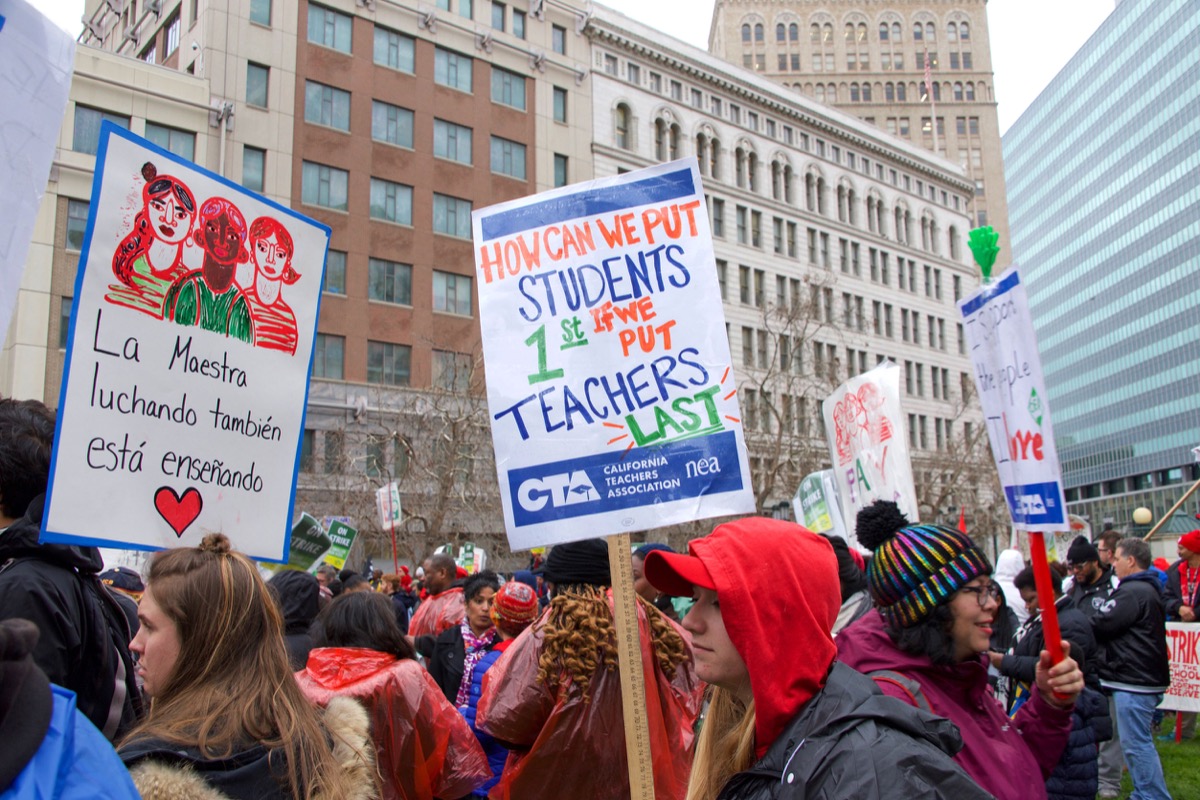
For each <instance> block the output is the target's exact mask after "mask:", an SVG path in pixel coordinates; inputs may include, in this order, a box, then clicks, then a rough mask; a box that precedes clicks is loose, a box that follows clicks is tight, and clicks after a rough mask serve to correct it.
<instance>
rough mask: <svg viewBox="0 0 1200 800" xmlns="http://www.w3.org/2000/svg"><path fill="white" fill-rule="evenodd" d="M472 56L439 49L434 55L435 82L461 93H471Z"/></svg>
mask: <svg viewBox="0 0 1200 800" xmlns="http://www.w3.org/2000/svg"><path fill="white" fill-rule="evenodd" d="M471 68H472V60H471V57H470V56H464V55H461V54H459V53H455V52H453V51H450V50H443V49H442V48H440V47H439V48H437V49H436V50H435V51H434V54H433V80H434V82H435V83H439V84H441V85H442V86H449V87H450V88H451V89H458V90H459V91H460V92H468V93H469V92H471V91H472V89H471V86H472V83H471Z"/></svg>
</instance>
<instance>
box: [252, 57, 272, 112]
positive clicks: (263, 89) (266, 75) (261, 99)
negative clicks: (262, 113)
mask: <svg viewBox="0 0 1200 800" xmlns="http://www.w3.org/2000/svg"><path fill="white" fill-rule="evenodd" d="M270 78H271V69H270V67H264V66H263V65H262V64H255V63H253V62H248V63H247V64H246V104H247V105H251V106H258V107H259V108H266V107H267V87H268V84H269V82H270Z"/></svg>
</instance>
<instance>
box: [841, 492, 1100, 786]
mask: <svg viewBox="0 0 1200 800" xmlns="http://www.w3.org/2000/svg"><path fill="white" fill-rule="evenodd" d="M857 534H858V541H859V543H860V544H862V545H863V546H864V547H868V548H870V549H871V550H873V551H874V553H875V557H874V559H872V561H871V565H870V567H869V568H868V570H867V583H868V587H869V588H870V591H871V596H872V598H873V599H874V600H875V604H876V609H875V610H874V611H872V612H870V613H869V614H867V615H866V616H865V617H863V618H862V619H860V620H859V621H858V622H856V623H855V624H854V625H851V626H850V627H849V628H847V629H846V630H844V631H842V633H841V635H839V636H838V639H837V645H838V657H839V659H840V660H841V661H843V662H844V663H846V664H847V665H848V666H851V667H853V668H855V669H857V670H859V671H860V672H864V673H866V674H868V675H870V676H871V677H872V678H874V679H875V681H876V683H877V684H879V688H880V689H882V690H883V692H884V693H885V694H888V695H891V696H892V697H895V698H897V699H899V700H901V701H903V702H906V703H909V704H910V705H914V706H917V707H918V708H923V709H926V710H929V711H932V712H933V713H934V714H937V715H939V716H942V717H946V718H947V719H949V720H950V721H952V722H954V723H955V724H956V725H957V726H958V728H959V731H960V732H961V733H962V738H963V748H962V750H961V751H959V753H958V754H957V755H956V756H955V760H956V761H957V762H958V763H959V764H960V765H961V766H962V767H963V769H964V770H966V772H967V774H968V775H970V776H971V777H972V778H974V779H975V780H976V781H977V782H978V783H979V785H980V786H982V787H983V788H984V789H986V790H987V791H989V792H991V793H992V794H993V795H995V796H996V797H997V798H999V800H1018V799H1019V798H1022V799H1023V798H1045V797H1046V785H1045V781H1046V778H1047V777H1048V776H1049V775H1050V773H1051V772H1052V771H1053V769H1054V766H1055V764H1057V763H1058V759H1059V756H1060V755H1062V751H1063V748H1064V747H1065V746H1066V744H1067V737H1068V735H1069V734H1070V730H1071V712H1072V710H1073V708H1074V705H1075V698H1076V697H1077V696H1078V695H1079V692H1080V691H1081V690H1082V689H1083V673H1081V672H1080V671H1079V667H1078V666H1077V665H1076V664H1075V662H1074V661H1073V660H1072V659H1071V658H1070V657H1069V645H1068V644H1067V643H1066V642H1063V650H1064V651H1067V652H1068V657H1067V658H1064V659H1063V660H1062V661H1061V662H1060V663H1058V664H1055V665H1053V666H1052V665H1051V663H1050V654H1049V653H1048V652H1046V651H1045V650H1043V651H1042V652H1041V653H1040V654H1039V661H1038V665H1037V668H1036V680H1035V689H1034V691H1033V696H1032V698H1031V699H1030V700H1029V702H1027V703H1025V704H1024V705H1023V706H1021V708H1020V710H1019V711H1018V712H1017V713H1016V715H1015V716H1014V717H1013V718H1012V719H1009V717H1008V716H1007V715H1006V714H1005V713H1004V709H1003V708H1002V707H1001V706H1000V704H999V703H998V702H997V701H996V699H995V698H994V696H993V695H992V694H991V692H990V691H989V690H988V675H987V665H988V661H987V658H986V656H985V653H986V651H987V649H988V642H989V639H990V638H991V636H992V626H993V625H994V623H995V619H996V611H997V609H998V608H999V605H1000V597H1001V595H1002V591H1001V589H1000V586H999V585H998V584H996V583H995V582H993V581H992V579H991V573H992V566H991V564H990V563H989V562H988V559H987V556H985V555H984V554H983V552H982V551H981V550H980V549H979V548H978V547H976V546H975V544H974V543H973V542H972V541H971V539H970V538H969V537H968V536H967V535H966V534H964V533H961V532H959V531H956V530H951V529H949V528H944V527H941V526H940V525H910V524H909V522H908V520H907V519H906V518H905V517H904V515H903V514H901V513H900V510H899V508H897V506H896V504H895V503H891V502H884V501H878V502H876V503H875V504H874V505H872V506H869V507H868V508H865V509H863V511H861V512H860V513H859V515H858V525H857Z"/></svg>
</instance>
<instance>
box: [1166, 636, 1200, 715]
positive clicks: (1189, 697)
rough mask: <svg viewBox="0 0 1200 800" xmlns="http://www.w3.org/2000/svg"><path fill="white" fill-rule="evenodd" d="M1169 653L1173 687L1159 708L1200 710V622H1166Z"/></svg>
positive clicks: (1168, 690)
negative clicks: (1199, 623) (1198, 623)
mask: <svg viewBox="0 0 1200 800" xmlns="http://www.w3.org/2000/svg"><path fill="white" fill-rule="evenodd" d="M1167 653H1168V654H1169V655H1170V658H1171V688H1169V689H1167V693H1166V694H1165V695H1163V699H1162V702H1161V703H1159V704H1158V705H1159V708H1171V709H1175V710H1176V711H1200V655H1198V653H1200V625H1197V624H1196V623H1194V622H1193V623H1188V622H1168V623H1167Z"/></svg>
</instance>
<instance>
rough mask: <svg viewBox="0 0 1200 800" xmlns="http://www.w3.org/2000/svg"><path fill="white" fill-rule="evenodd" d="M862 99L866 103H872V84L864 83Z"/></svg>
mask: <svg viewBox="0 0 1200 800" xmlns="http://www.w3.org/2000/svg"><path fill="white" fill-rule="evenodd" d="M862 99H863V102H864V103H869V102H871V84H869V83H864V84H863V85H862Z"/></svg>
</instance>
